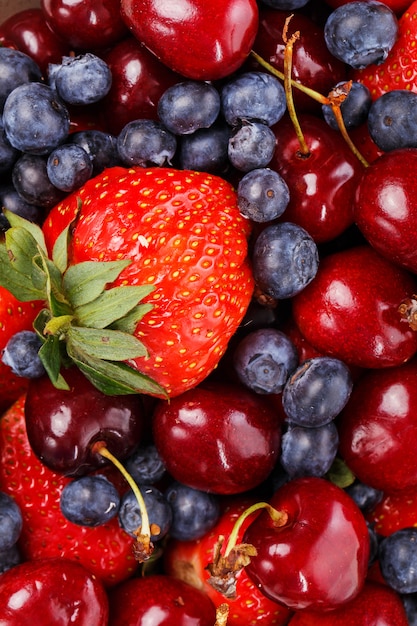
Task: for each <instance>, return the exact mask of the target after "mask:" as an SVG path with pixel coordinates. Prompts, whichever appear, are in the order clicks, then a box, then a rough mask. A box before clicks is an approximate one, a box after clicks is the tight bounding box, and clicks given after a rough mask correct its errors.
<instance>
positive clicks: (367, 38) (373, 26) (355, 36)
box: [324, 0, 398, 69]
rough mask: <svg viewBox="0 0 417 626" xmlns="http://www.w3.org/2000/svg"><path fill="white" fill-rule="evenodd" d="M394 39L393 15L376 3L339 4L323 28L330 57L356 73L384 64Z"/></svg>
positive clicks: (395, 36)
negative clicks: (374, 65)
mask: <svg viewBox="0 0 417 626" xmlns="http://www.w3.org/2000/svg"><path fill="white" fill-rule="evenodd" d="M397 37H398V20H397V18H396V16H395V14H394V12H393V11H392V10H391V9H390V8H389V7H388V6H387V5H386V4H383V3H382V2H377V1H376V0H367V1H365V0H363V1H360V0H359V1H356V2H349V3H347V4H343V5H342V6H339V7H337V8H336V9H334V11H332V12H331V13H330V15H329V17H328V18H327V20H326V23H325V26H324V38H325V42H326V45H327V48H328V49H329V51H330V52H331V54H333V56H335V57H336V58H337V59H339V60H341V61H343V62H344V63H347V64H348V65H350V66H351V67H354V68H356V69H361V68H364V67H367V66H368V65H371V64H377V65H378V64H380V63H382V62H383V61H385V59H386V58H387V56H388V53H389V52H390V50H391V48H392V46H393V45H394V43H395V42H396V40H397Z"/></svg>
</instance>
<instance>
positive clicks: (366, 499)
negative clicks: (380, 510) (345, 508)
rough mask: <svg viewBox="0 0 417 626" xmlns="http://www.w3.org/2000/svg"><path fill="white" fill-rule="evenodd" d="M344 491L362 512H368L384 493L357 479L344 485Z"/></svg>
mask: <svg viewBox="0 0 417 626" xmlns="http://www.w3.org/2000/svg"><path fill="white" fill-rule="evenodd" d="M345 491H346V493H348V494H349V495H350V497H351V498H352V500H354V501H355V502H356V504H357V505H358V507H359V508H360V510H361V511H362V512H363V513H369V512H370V511H371V510H372V509H373V508H374V507H375V506H376V505H377V504H378V502H381V500H382V498H383V495H384V493H383V491H380V490H379V489H375V487H370V486H369V485H365V484H364V483H362V482H361V481H359V480H356V481H355V482H354V483H352V485H349V487H346V489H345Z"/></svg>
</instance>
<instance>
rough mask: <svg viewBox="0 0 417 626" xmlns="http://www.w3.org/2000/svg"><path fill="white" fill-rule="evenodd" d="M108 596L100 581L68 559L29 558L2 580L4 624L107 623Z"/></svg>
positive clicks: (0, 610)
mask: <svg viewBox="0 0 417 626" xmlns="http://www.w3.org/2000/svg"><path fill="white" fill-rule="evenodd" d="M108 612H109V608H108V599H107V595H106V592H105V591H104V588H103V586H102V585H101V583H100V582H99V580H98V579H97V578H96V577H95V576H94V575H93V574H91V573H90V572H89V571H88V570H87V569H86V568H84V566H83V565H81V564H80V563H77V562H76V561H73V560H69V559H66V558H61V557H60V558H51V559H38V560H34V561H26V562H25V563H21V564H20V565H17V566H16V567H13V568H12V569H10V570H8V571H7V572H4V573H3V574H2V575H1V580H0V615H1V621H2V624H4V626H25V625H26V624H27V625H29V624H38V625H39V626H46V625H47V624H48V625H50V626H52V625H57V624H74V626H92V624H94V626H107V624H108Z"/></svg>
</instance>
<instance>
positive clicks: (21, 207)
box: [0, 184, 45, 228]
mask: <svg viewBox="0 0 417 626" xmlns="http://www.w3.org/2000/svg"><path fill="white" fill-rule="evenodd" d="M0 206H2V207H3V208H5V209H7V210H8V211H11V212H12V213H16V215H20V217H23V218H24V219H26V220H28V221H29V222H34V223H35V224H38V225H39V226H40V225H41V224H42V223H43V221H44V217H45V216H44V211H43V210H42V209H41V208H40V207H38V206H35V205H34V204H29V203H28V202H26V201H25V200H24V199H23V198H22V196H21V195H20V194H18V193H17V191H16V189H15V187H14V185H12V184H6V185H1V186H0ZM2 217H3V218H4V220H5V225H6V227H7V228H9V226H10V225H9V223H8V221H7V220H6V218H5V217H4V215H3V216H2Z"/></svg>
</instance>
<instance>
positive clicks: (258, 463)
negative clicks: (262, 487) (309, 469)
mask: <svg viewBox="0 0 417 626" xmlns="http://www.w3.org/2000/svg"><path fill="white" fill-rule="evenodd" d="M153 433H154V440H155V445H156V447H157V448H158V451H159V453H160V455H161V457H162V459H163V461H164V464H165V466H166V468H167V470H168V472H169V473H170V474H171V475H172V476H173V477H174V478H175V479H176V480H178V481H179V482H182V483H184V484H186V485H189V486H190V487H194V488H195V489H201V490H202V491H210V492H214V493H219V494H234V493H241V492H243V491H248V490H249V489H252V488H254V487H256V486H257V485H259V484H260V483H261V482H262V481H263V480H264V479H266V478H267V476H268V475H269V473H270V472H271V470H272V468H273V467H274V465H275V462H276V460H277V457H278V454H279V446H280V440H281V429H280V421H279V417H278V416H277V415H276V411H275V410H274V409H273V408H272V406H271V404H270V403H269V402H268V401H267V400H265V399H264V397H263V396H259V395H257V394H255V393H252V392H250V391H249V390H247V389H244V388H241V387H238V386H233V385H228V386H226V385H222V384H221V383H212V385H211V386H205V387H197V388H195V389H192V390H190V391H188V392H186V393H183V394H181V396H178V397H177V398H172V399H171V400H170V402H169V403H167V402H165V401H161V402H160V403H159V405H158V406H157V407H156V409H155V413H154V416H153Z"/></svg>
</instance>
